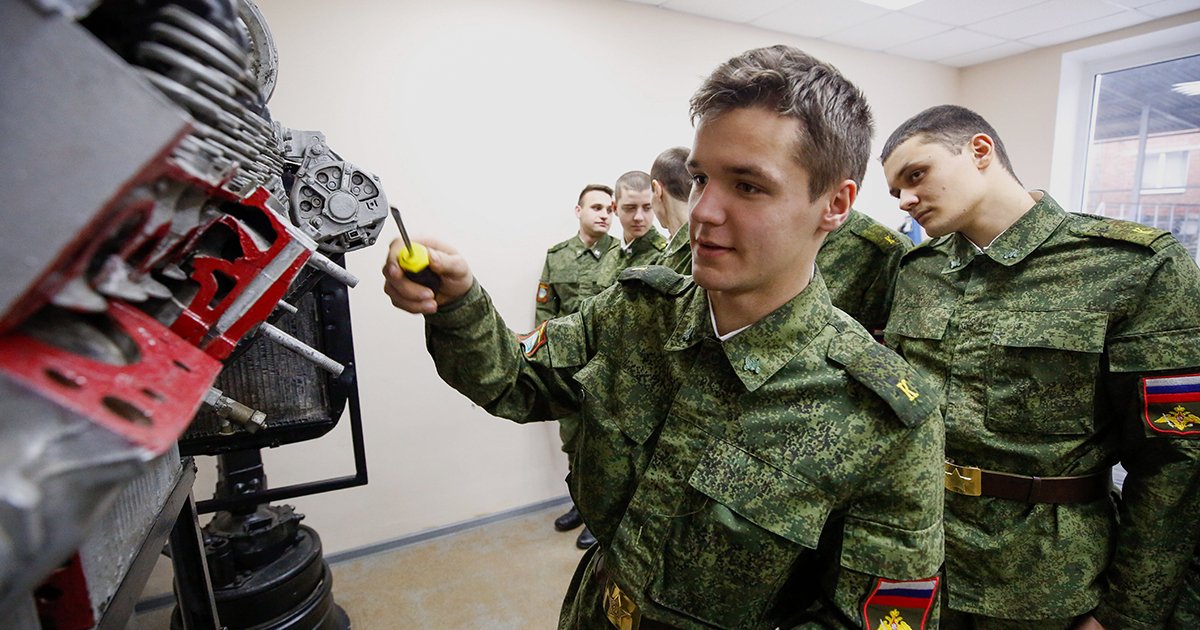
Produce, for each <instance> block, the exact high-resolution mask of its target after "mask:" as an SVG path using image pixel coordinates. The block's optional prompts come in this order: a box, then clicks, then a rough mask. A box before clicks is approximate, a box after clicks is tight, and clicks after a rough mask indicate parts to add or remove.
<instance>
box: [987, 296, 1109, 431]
mask: <svg viewBox="0 0 1200 630" xmlns="http://www.w3.org/2000/svg"><path fill="white" fill-rule="evenodd" d="M1107 326H1108V316H1107V314H1106V313H1095V312H1090V311H1055V312H1002V313H996V315H995V323H994V327H993V329H992V351H991V353H990V354H991V356H990V360H989V366H988V370H987V374H988V376H989V381H988V388H987V417H986V418H985V422H984V423H985V424H986V426H987V427H988V428H989V429H991V430H993V431H1001V432H1011V433H1040V434H1050V435H1078V434H1084V433H1088V432H1090V431H1091V430H1092V427H1093V414H1094V410H1095V397H1096V381H1097V378H1098V376H1099V372H1100V359H1101V356H1102V353H1103V352H1104V336H1105V331H1106V330H1107Z"/></svg>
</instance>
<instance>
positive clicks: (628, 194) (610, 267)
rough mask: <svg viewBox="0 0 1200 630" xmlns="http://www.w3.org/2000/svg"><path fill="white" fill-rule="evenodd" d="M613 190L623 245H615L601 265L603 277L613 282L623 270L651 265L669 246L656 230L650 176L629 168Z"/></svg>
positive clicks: (610, 282)
mask: <svg viewBox="0 0 1200 630" xmlns="http://www.w3.org/2000/svg"><path fill="white" fill-rule="evenodd" d="M613 191H614V192H613V195H614V198H613V208H614V209H615V210H616V212H617V218H618V219H620V220H621V231H622V232H623V234H622V240H621V245H620V247H617V248H614V249H613V252H612V256H609V257H607V258H606V260H605V261H604V263H603V264H602V265H601V267H603V269H604V270H603V271H602V272H601V273H602V275H603V279H604V280H606V281H607V282H608V283H609V284H612V283H613V282H616V280H617V275H619V274H620V273H621V270H622V269H628V268H629V267H641V266H645V265H649V264H650V263H652V262H654V260H655V259H656V258H658V255H659V254H660V253H662V251H663V250H664V249H666V247H667V239H665V238H663V236H662V234H659V233H658V230H656V229H654V209H653V208H652V207H651V205H650V199H651V197H652V196H653V194H652V193H651V191H650V176H649V175H647V174H646V173H643V172H642V171H629V172H628V173H625V174H624V175H622V176H620V177H619V178H617V184H616V185H615V186H613Z"/></svg>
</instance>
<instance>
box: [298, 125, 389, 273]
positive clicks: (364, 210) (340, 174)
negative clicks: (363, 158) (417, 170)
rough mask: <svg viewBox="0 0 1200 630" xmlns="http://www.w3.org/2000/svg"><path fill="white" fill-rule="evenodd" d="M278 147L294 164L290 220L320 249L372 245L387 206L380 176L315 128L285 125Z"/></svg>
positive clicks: (343, 249) (345, 249)
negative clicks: (357, 163) (347, 158)
mask: <svg viewBox="0 0 1200 630" xmlns="http://www.w3.org/2000/svg"><path fill="white" fill-rule="evenodd" d="M283 146H284V159H285V160H286V161H287V163H288V164H289V166H291V165H294V166H295V168H296V172H295V182H294V183H293V184H292V188H291V191H290V193H289V200H290V202H291V219H292V222H293V223H294V224H296V225H297V226H299V227H300V229H302V230H304V233H305V234H308V235H309V236H310V237H311V238H312V239H313V240H315V241H317V243H319V244H320V247H321V250H322V251H325V252H330V253H335V254H340V253H344V252H348V251H351V250H354V249H358V248H360V247H366V246H368V245H372V244H374V243H375V241H376V239H378V238H379V232H380V231H381V230H382V229H383V224H384V222H385V221H386V219H387V209H388V203H387V197H386V196H385V195H384V193H383V189H382V188H380V186H379V176H377V175H374V174H372V173H369V172H367V171H365V170H363V169H361V168H359V167H358V166H355V165H354V164H352V163H350V162H347V161H345V160H343V159H342V158H341V156H339V155H338V154H336V153H334V152H333V151H331V150H330V149H329V146H328V145H327V144H325V134H322V133H320V132H317V131H301V130H298V129H288V130H287V131H286V132H284V145H283Z"/></svg>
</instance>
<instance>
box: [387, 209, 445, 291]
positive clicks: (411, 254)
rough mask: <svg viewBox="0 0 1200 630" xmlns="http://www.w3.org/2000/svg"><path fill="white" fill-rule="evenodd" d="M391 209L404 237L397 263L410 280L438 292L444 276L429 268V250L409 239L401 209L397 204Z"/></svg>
mask: <svg viewBox="0 0 1200 630" xmlns="http://www.w3.org/2000/svg"><path fill="white" fill-rule="evenodd" d="M390 209H391V211H392V218H393V219H395V220H396V227H398V228H400V238H402V239H404V249H403V250H402V251H401V252H400V253H398V254H396V264H397V265H400V268H401V269H403V270H404V275H405V276H406V277H408V279H409V280H412V281H413V282H416V283H417V284H422V285H425V286H427V287H429V288H430V289H433V292H434V293H437V292H438V289H440V288H442V277H441V276H439V275H437V274H436V273H434V272H433V270H432V269H430V268H429V250H428V249H426V248H425V246H424V245H422V244H420V243H416V244H413V242H412V241H410V240H408V231H407V230H405V229H404V221H401V220H400V211H399V210H397V209H396V206H391V207H390Z"/></svg>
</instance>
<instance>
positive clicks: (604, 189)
mask: <svg viewBox="0 0 1200 630" xmlns="http://www.w3.org/2000/svg"><path fill="white" fill-rule="evenodd" d="M593 190H599V191H600V192H602V193H604V194H606V195H608V196H609V197H611V196H612V194H613V190H612V189H611V188H609V187H608V186H605V185H604V184H588V185H587V186H584V187H583V190H581V191H579V201H578V202H577V203H578V205H581V206H582V205H583V196H584V195H586V194H588V193H590V192H592V191H593Z"/></svg>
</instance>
